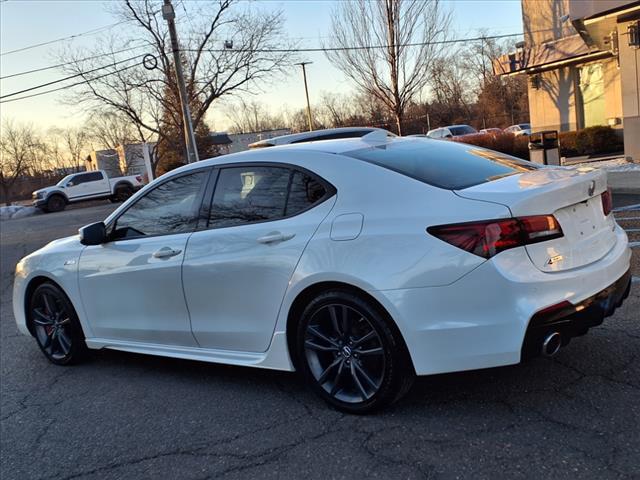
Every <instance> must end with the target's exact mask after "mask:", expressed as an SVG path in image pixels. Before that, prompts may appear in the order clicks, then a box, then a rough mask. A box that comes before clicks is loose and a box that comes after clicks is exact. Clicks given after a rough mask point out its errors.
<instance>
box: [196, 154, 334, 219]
mask: <svg viewBox="0 0 640 480" xmlns="http://www.w3.org/2000/svg"><path fill="white" fill-rule="evenodd" d="M333 192H334V191H333V190H332V187H330V186H329V185H328V184H327V183H326V182H324V181H322V180H320V179H319V178H317V177H315V176H314V175H313V174H310V173H306V172H304V171H301V170H298V169H297V168H295V167H292V168H289V167H287V166H284V165H283V166H271V165H269V166H263V165H248V166H241V167H225V168H222V169H221V170H220V174H219V177H218V181H217V183H216V187H215V191H214V194H213V199H212V202H211V209H210V213H209V224H208V226H209V228H221V227H232V226H236V225H246V224H251V223H256V222H265V221H273V220H279V219H281V218H285V217H290V216H292V215H296V214H298V213H301V212H303V211H305V210H307V209H309V208H311V207H313V206H315V205H316V204H318V203H320V202H322V201H324V200H325V199H327V198H328V197H329V196H330V194H333Z"/></svg>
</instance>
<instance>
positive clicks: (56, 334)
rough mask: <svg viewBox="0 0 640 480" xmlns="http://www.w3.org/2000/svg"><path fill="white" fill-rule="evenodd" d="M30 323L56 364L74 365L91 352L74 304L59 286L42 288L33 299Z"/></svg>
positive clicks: (28, 318)
mask: <svg viewBox="0 0 640 480" xmlns="http://www.w3.org/2000/svg"><path fill="white" fill-rule="evenodd" d="M27 320H28V322H29V325H30V326H31V331H32V333H33V336H34V337H35V339H36V342H37V343H38V346H39V347H40V350H41V351H42V353H43V354H44V356H45V357H47V359H48V360H49V361H50V362H51V363H54V364H56V365H72V364H74V363H78V362H80V361H81V360H83V359H85V358H86V357H87V356H88V353H89V349H88V348H87V344H86V342H85V337H84V333H83V332H82V327H81V326H80V322H79V320H78V316H77V314H76V311H75V309H74V308H73V305H72V304H71V302H70V301H69V299H68V298H67V296H66V295H65V294H64V292H63V291H62V290H61V289H60V288H59V287H58V286H57V285H55V284H53V283H51V282H45V283H43V284H41V285H39V286H38V287H37V288H36V289H35V290H34V291H33V294H32V295H31V297H30V298H29V303H28V309H27Z"/></svg>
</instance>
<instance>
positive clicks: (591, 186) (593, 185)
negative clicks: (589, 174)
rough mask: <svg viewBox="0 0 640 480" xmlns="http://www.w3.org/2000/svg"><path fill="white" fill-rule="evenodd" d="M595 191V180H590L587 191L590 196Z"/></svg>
mask: <svg viewBox="0 0 640 480" xmlns="http://www.w3.org/2000/svg"><path fill="white" fill-rule="evenodd" d="M595 191H596V181H595V180H591V183H590V184H589V190H588V191H587V193H588V194H589V196H590V197H592V196H593V192H595Z"/></svg>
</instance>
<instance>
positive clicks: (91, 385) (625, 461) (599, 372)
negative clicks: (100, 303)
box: [0, 196, 640, 480]
mask: <svg viewBox="0 0 640 480" xmlns="http://www.w3.org/2000/svg"><path fill="white" fill-rule="evenodd" d="M633 203H635V204H638V203H640V196H624V197H623V196H616V197H615V204H616V206H621V205H625V204H633ZM113 208H114V206H113V205H110V204H99V205H91V206H88V207H87V208H79V209H73V210H69V211H65V212H60V213H56V214H49V215H39V216H35V217H30V218H24V219H19V220H9V221H6V222H3V223H2V225H0V228H1V237H0V240H1V246H2V252H1V271H0V273H1V285H0V288H1V298H0V300H1V304H0V307H1V318H0V337H1V339H0V371H1V383H0V397H1V403H0V407H1V408H0V451H1V456H0V477H1V478H2V479H5V480H8V479H27V478H29V479H31V478H33V479H44V478H47V479H76V478H126V479H129V478H159V477H164V478H184V479H204V478H214V477H216V478H217V477H224V478H302V477H304V478H307V479H310V478H344V477H350V478H369V477H371V478H474V479H477V478H505V477H509V478H532V477H533V478H535V477H538V478H539V477H543V476H544V477H547V478H598V479H605V478H640V366H639V364H640V313H639V312H640V283H638V282H636V283H635V284H634V285H633V287H632V291H631V296H630V297H629V299H628V300H627V302H626V303H625V304H624V305H623V307H622V308H621V309H619V310H618V311H617V312H616V314H615V315H614V316H613V317H611V318H608V319H607V320H606V321H605V323H604V324H603V325H602V326H600V327H597V328H595V329H592V330H591V331H590V332H589V334H588V335H586V336H584V337H580V338H577V339H574V340H573V341H572V342H571V344H570V345H569V346H568V347H567V348H565V349H563V350H562V351H561V352H560V353H559V354H558V355H557V356H556V357H554V358H553V359H544V358H538V359H535V360H533V361H530V362H528V363H526V364H522V365H516V366H512V367H504V368H497V369H491V370H482V371H473V372H465V373H458V374H448V375H437V376H433V377H426V378H421V379H419V380H418V381H417V382H416V385H415V386H414V388H413V390H412V391H411V392H410V394H409V395H408V396H407V397H406V398H405V399H404V400H403V401H401V402H400V403H398V404H397V405H395V406H394V407H393V408H391V409H389V410H387V411H385V412H382V413H380V414H377V415H373V416H367V417H356V416H349V415H344V414H341V413H339V412H336V411H334V410H331V409H330V408H329V407H327V406H326V405H325V404H324V403H323V402H322V401H320V400H318V399H317V398H316V397H315V396H314V395H313V394H312V393H310V392H309V391H307V390H306V388H305V387H304V385H303V384H302V383H301V381H300V380H299V379H298V378H297V376H296V375H295V374H289V373H281V372H271V371H264V370H254V369H248V368H237V367H228V366H220V365H211V364H202V363H196V362H189V361H182V360H173V359H163V358H154V357H147V356H142V355H135V354H127V353H120V352H108V351H104V352H97V353H96V354H95V355H94V357H93V359H92V360H91V361H90V362H89V363H85V364H83V365H79V366H75V367H67V368H65V367H57V366H54V365H52V364H49V363H48V362H47V361H46V359H45V358H44V356H43V355H42V354H41V353H40V351H39V350H38V348H37V346H36V343H35V341H34V340H33V339H32V338H29V337H26V336H22V335H20V334H18V332H17V329H16V327H15V323H14V319H13V314H12V311H11V289H12V278H13V271H14V268H15V264H16V262H17V261H18V260H19V259H20V258H21V257H22V256H24V255H25V254H27V253H29V252H31V251H33V250H36V249H37V248H39V247H41V246H42V245H44V244H46V243H47V242H49V241H50V240H52V239H54V238H58V237H61V236H65V235H70V234H73V233H75V232H76V231H77V228H78V227H79V226H81V225H84V224H87V223H90V222H93V221H97V220H101V219H103V218H104V217H106V216H107V214H108V213H109V212H110V211H111V210H112V209H113ZM616 215H617V217H618V218H621V219H625V220H621V224H622V225H623V226H624V227H625V228H628V229H629V230H630V234H629V235H630V240H631V241H635V242H638V241H639V240H640V234H639V233H638V232H635V231H634V230H636V229H640V220H634V219H633V218H632V217H638V218H639V219H640V212H637V211H636V212H633V211H630V212H619V213H617V214H616ZM627 219H630V220H627ZM639 250H640V249H639V248H636V249H634V260H633V262H634V266H633V269H634V272H633V273H634V275H636V277H637V276H640V265H639V262H638V258H639V257H640V252H639Z"/></svg>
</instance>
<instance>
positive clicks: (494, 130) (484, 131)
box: [480, 128, 503, 135]
mask: <svg viewBox="0 0 640 480" xmlns="http://www.w3.org/2000/svg"><path fill="white" fill-rule="evenodd" d="M502 132H503V130H502V129H501V128H483V129H482V130H480V133H482V134H483V135H497V134H499V133H502Z"/></svg>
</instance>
